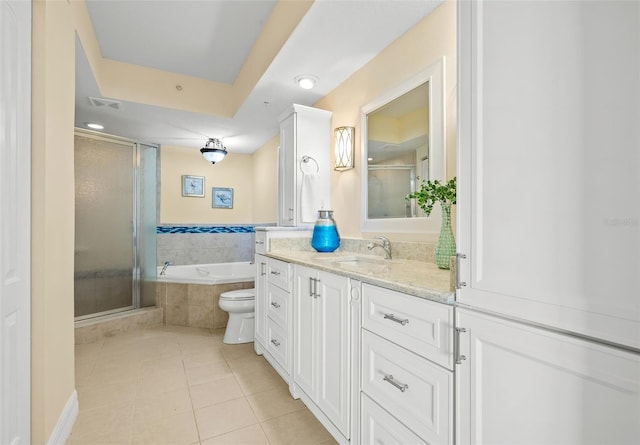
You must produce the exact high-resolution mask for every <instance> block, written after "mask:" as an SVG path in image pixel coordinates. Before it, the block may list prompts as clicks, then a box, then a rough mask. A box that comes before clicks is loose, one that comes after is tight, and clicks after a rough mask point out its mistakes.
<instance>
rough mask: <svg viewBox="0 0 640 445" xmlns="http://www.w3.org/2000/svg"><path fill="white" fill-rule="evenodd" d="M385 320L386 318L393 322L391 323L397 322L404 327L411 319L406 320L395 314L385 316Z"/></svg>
mask: <svg viewBox="0 0 640 445" xmlns="http://www.w3.org/2000/svg"><path fill="white" fill-rule="evenodd" d="M384 318H385V320H391V321H395V322H396V323H400V324H401V325H402V326H404V325H406V324H408V323H409V319H408V318H405V319H402V318H398V317H396V316H395V315H393V314H384Z"/></svg>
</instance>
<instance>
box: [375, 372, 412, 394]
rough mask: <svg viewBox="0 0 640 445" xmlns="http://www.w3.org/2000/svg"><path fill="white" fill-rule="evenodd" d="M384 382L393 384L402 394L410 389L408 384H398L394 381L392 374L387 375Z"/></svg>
mask: <svg viewBox="0 0 640 445" xmlns="http://www.w3.org/2000/svg"><path fill="white" fill-rule="evenodd" d="M382 380H384V381H385V382H389V383H391V384H392V385H393V386H395V387H396V388H398V389H399V390H400V391H401V392H405V391H406V390H407V389H409V385H407V384H406V383H398V382H396V381H395V380H393V376H392V375H391V374H388V375H385V376H384V378H383V379H382Z"/></svg>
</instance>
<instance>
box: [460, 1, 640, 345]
mask: <svg viewBox="0 0 640 445" xmlns="http://www.w3.org/2000/svg"><path fill="white" fill-rule="evenodd" d="M458 25H459V26H458V29H459V48H460V54H459V65H458V66H459V75H460V77H459V82H458V92H459V107H458V110H459V116H458V123H459V130H460V131H459V138H458V146H459V153H458V156H459V159H458V165H459V170H458V181H459V182H458V218H457V220H458V225H459V227H458V229H459V230H458V245H459V250H460V252H461V253H463V254H466V255H467V259H466V260H462V261H461V266H460V275H461V280H462V281H464V282H466V287H464V288H462V289H461V290H460V292H458V295H457V300H458V301H459V302H461V303H464V304H468V305H469V306H476V307H482V308H484V309H487V310H490V311H493V312H499V313H502V314H506V315H508V316H512V317H519V318H525V319H530V320H533V321H535V322H538V323H543V324H547V325H550V326H553V327H557V328H561V329H564V330H569V331H574V332H577V333H580V334H584V335H588V336H591V337H597V338H603V339H605V340H607V341H609V342H614V343H619V344H623V345H627V346H631V347H635V348H640V335H639V334H638V333H639V332H640V306H639V304H638V295H640V288H639V285H638V281H637V280H635V279H633V278H634V277H637V276H638V275H639V274H640V247H639V246H640V200H639V199H638V195H639V194H640V150H638V147H640V132H639V131H638V122H640V105H639V104H640V101H639V100H638V98H640V82H638V73H639V72H640V38H638V29H640V2H637V1H631V2H624V1H621V2H613V1H597V0H596V1H553V2H537V1H483V0H478V1H473V2H472V1H461V2H459V23H458Z"/></svg>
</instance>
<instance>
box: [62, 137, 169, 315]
mask: <svg viewBox="0 0 640 445" xmlns="http://www.w3.org/2000/svg"><path fill="white" fill-rule="evenodd" d="M75 135H79V136H83V137H88V138H92V139H97V140H101V141H106V142H111V143H115V144H120V145H126V146H131V147H132V148H133V156H132V164H133V175H132V181H133V209H132V211H133V213H132V221H133V227H132V240H133V246H132V248H133V267H132V271H131V273H132V285H131V292H132V298H131V305H130V306H125V307H122V308H116V309H110V310H107V311H102V312H96V313H93V314H86V315H81V316H78V317H75V318H74V320H75V321H81V320H87V319H92V318H96V317H101V316H104V315H111V314H116V313H120V312H126V311H129V310H132V309H138V308H139V307H140V246H139V235H138V232H139V227H140V224H141V223H142V221H140V201H141V199H140V176H141V175H140V161H141V159H140V156H141V154H140V152H141V148H140V145H141V143H139V142H137V141H134V140H131V139H127V138H122V137H119V136H112V135H108V134H104V133H99V132H96V131H90V130H85V129H83V128H75V132H74V136H75ZM144 145H147V146H151V147H157V146H156V145H155V144H146V143H145V144H144Z"/></svg>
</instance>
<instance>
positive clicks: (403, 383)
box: [362, 330, 453, 443]
mask: <svg viewBox="0 0 640 445" xmlns="http://www.w3.org/2000/svg"><path fill="white" fill-rule="evenodd" d="M362 391H364V393H366V394H367V395H368V396H370V397H371V398H372V399H373V400H375V401H376V402H377V403H378V404H379V405H380V406H382V407H383V408H384V409H386V410H387V411H388V412H389V413H391V414H392V415H393V416H394V417H395V418H396V419H398V420H399V421H400V422H402V423H403V424H405V425H406V426H407V427H409V428H410V429H411V430H412V431H413V432H414V433H416V434H417V435H418V436H420V437H421V438H423V439H424V440H425V441H426V442H428V443H450V441H451V439H452V437H453V436H452V434H453V373H452V372H451V371H447V370H446V369H443V368H441V367H440V366H438V365H435V364H434V363H431V362H430V361H428V360H426V359H424V358H422V357H420V356H418V355H416V354H414V353H412V352H409V351H407V350H406V349H404V348H401V347H399V346H398V345H395V344H394V343H391V342H390V341H387V340H385V339H383V338H380V337H379V336H377V335H375V334H372V333H370V332H367V331H365V330H363V331H362Z"/></svg>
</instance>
